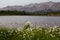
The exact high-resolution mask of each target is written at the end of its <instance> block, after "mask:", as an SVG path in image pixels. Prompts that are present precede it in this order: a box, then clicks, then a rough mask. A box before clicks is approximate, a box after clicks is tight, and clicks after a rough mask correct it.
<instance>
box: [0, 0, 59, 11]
mask: <svg viewBox="0 0 60 40" xmlns="http://www.w3.org/2000/svg"><path fill="white" fill-rule="evenodd" d="M48 9H51V10H53V11H57V10H60V2H52V1H49V2H44V3H33V4H28V5H25V6H21V5H15V6H7V7H4V8H0V10H10V11H15V10H17V11H27V12H34V11H41V10H48Z"/></svg>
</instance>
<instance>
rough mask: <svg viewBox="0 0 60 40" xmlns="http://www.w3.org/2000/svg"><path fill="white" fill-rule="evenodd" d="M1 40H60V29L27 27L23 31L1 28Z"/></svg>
mask: <svg viewBox="0 0 60 40" xmlns="http://www.w3.org/2000/svg"><path fill="white" fill-rule="evenodd" d="M0 40H60V27H49V28H44V27H40V28H31V27H30V26H29V25H25V27H24V28H23V29H20V30H18V29H17V28H7V27H5V28H0Z"/></svg>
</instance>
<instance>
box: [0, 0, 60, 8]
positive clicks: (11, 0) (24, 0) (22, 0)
mask: <svg viewBox="0 0 60 40" xmlns="http://www.w3.org/2000/svg"><path fill="white" fill-rule="evenodd" d="M48 1H53V2H60V0H0V8H3V7H6V6H14V5H27V4H30V3H42V2H48Z"/></svg>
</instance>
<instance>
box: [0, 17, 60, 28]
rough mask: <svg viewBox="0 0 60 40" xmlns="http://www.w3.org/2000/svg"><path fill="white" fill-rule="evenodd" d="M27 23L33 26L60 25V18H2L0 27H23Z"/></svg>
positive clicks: (0, 18)
mask: <svg viewBox="0 0 60 40" xmlns="http://www.w3.org/2000/svg"><path fill="white" fill-rule="evenodd" d="M27 21H30V22H31V23H32V24H33V25H38V26H39V25H41V24H44V25H46V24H47V25H60V17H55V16H0V25H5V26H6V25H7V26H17V27H19V26H20V27H21V26H23V25H24V24H25V23H26V22H27Z"/></svg>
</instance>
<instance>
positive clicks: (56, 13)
mask: <svg viewBox="0 0 60 40" xmlns="http://www.w3.org/2000/svg"><path fill="white" fill-rule="evenodd" d="M0 15H36V16H37V15H38V16H60V11H37V12H25V11H9V10H7V11H0Z"/></svg>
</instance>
